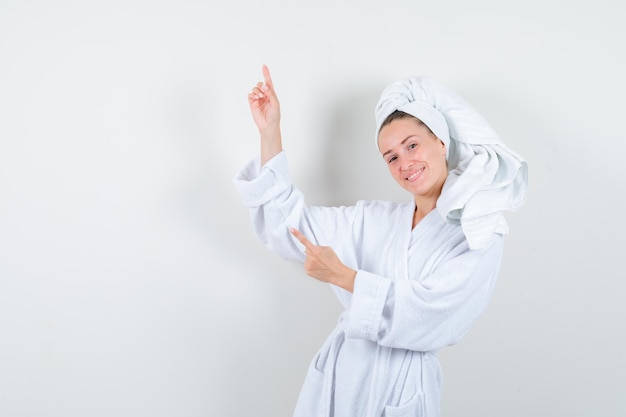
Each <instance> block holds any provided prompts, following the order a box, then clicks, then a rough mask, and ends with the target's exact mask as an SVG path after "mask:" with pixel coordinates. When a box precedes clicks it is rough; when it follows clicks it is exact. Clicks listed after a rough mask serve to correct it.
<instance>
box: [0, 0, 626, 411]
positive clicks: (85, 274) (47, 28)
mask: <svg viewBox="0 0 626 417" xmlns="http://www.w3.org/2000/svg"><path fill="white" fill-rule="evenodd" d="M621 7H622V6H621V5H620V2H618V1H612V2H609V1H601V0H600V1H594V2H569V3H563V2H557V1H555V0H554V1H553V0H541V1H539V0H530V1H526V2H522V3H520V2H516V3H513V2H510V3H509V2H501V1H473V2H466V1H461V0H457V1H451V2H436V3H435V2H419V1H395V2H373V1H362V0H361V1H329V0H316V1H311V2H307V3H300V2H292V1H288V0H274V1H264V2H253V1H251V0H248V1H237V0H235V1H221V2H216V1H180V0H179V1H147V0H146V1H136V0H125V1H97V2H96V1H92V2H78V1H77V2H67V1H54V2H47V1H17V0H2V1H1V2H0V416H3V417H25V416H46V417H47V416H59V417H60V416H63V417H85V416H129V417H130V416H132V417H136V416H150V417H160V416H185V417H187V416H189V417H192V416H233V417H239V416H256V417H265V416H267V417H270V416H288V415H290V413H291V411H292V408H293V405H294V403H295V400H296V396H297V393H298V391H299V388H300V384H301V382H302V379H303V377H304V372H305V369H306V367H307V365H308V363H309V360H310V359H311V358H312V356H313V354H314V353H315V351H316V350H317V349H318V347H319V346H320V344H321V343H322V341H323V339H324V338H325V337H326V334H327V333H328V332H329V331H330V329H331V328H332V327H333V325H334V323H335V320H336V316H337V314H338V313H339V311H340V310H339V305H338V302H337V301H336V300H335V299H334V298H333V296H332V295H331V292H330V290H329V289H328V288H327V287H326V286H324V285H323V284H320V283H318V282H317V281H314V280H312V279H310V278H308V277H306V276H305V274H304V273H303V272H302V269H301V266H300V265H297V264H295V263H289V262H286V261H283V260H281V259H278V258H277V257H275V256H274V255H273V254H271V253H270V252H269V251H268V250H267V249H265V248H264V247H262V246H261V244H260V243H259V241H258V240H257V239H256V238H255V236H254V235H253V234H252V230H251V226H250V222H249V219H248V214H247V211H246V209H245V208H244V207H243V205H242V203H241V201H240V199H239V197H238V195H237V194H236V191H235V188H234V186H233V184H232V178H233V176H234V175H235V173H236V172H237V170H238V169H239V168H240V167H241V166H242V165H243V164H244V163H245V162H247V161H248V160H249V159H250V158H252V157H254V156H255V155H257V152H258V143H257V133H256V131H255V127H254V125H253V122H252V120H251V117H250V114H249V110H248V107H247V100H246V94H247V93H248V91H249V90H250V88H251V87H252V86H253V85H254V84H255V83H256V82H257V81H258V80H260V79H261V65H262V64H264V63H265V64H268V65H269V67H270V70H271V71H272V74H273V77H274V81H275V84H276V89H277V91H278V93H279V98H280V100H281V105H282V113H283V139H284V145H285V149H286V151H287V152H288V155H289V158H290V164H291V167H292V173H293V176H294V178H295V180H296V182H297V184H298V185H299V186H300V188H301V189H303V190H304V191H305V193H306V195H307V196H308V200H309V202H310V203H314V204H349V203H351V202H354V201H355V200H356V199H373V198H383V199H397V200H402V201H404V200H406V199H407V198H410V197H408V196H407V195H405V194H404V191H402V190H400V189H399V187H397V185H396V184H395V183H394V182H393V180H392V179H391V178H390V177H389V175H388V173H387V171H386V168H385V166H384V163H383V162H382V160H381V158H380V157H379V155H377V151H376V147H375V146H374V140H373V134H374V132H373V126H374V117H373V108H374V104H375V102H376V99H377V98H378V95H379V93H380V91H381V90H382V88H383V87H384V86H385V85H387V84H388V83H390V82H392V81H395V80H396V79H399V78H403V77H406V76H408V75H413V74H416V75H421V74H424V75H430V76H432V77H434V78H436V79H438V80H439V81H440V82H442V83H443V84H445V85H447V86H449V87H450V88H453V89H455V90H456V91H457V92H459V93H460V94H461V95H463V96H464V97H465V98H466V99H467V100H468V101H469V102H470V103H472V104H473V105H474V106H475V107H476V108H477V109H478V110H479V111H480V112H481V113H482V114H483V115H484V116H485V117H486V118H487V120H489V121H490V122H491V124H492V125H493V127H494V128H495V129H496V131H497V132H498V133H499V134H500V135H501V137H502V138H503V140H504V141H505V142H506V143H507V144H508V145H509V146H510V147H511V148H512V149H514V150H515V151H517V152H519V153H520V154H521V155H522V156H524V157H525V158H526V159H527V161H528V164H529V169H530V188H529V195H528V202H527V204H526V205H525V206H524V207H523V208H522V209H521V210H520V211H519V212H517V213H514V214H511V215H509V216H508V219H509V223H510V229H511V234H510V235H509V236H508V238H507V241H506V249H505V258H504V263H503V267H502V274H501V278H500V281H499V284H498V287H497V289H496V292H495V294H494V298H493V301H492V303H491V304H490V306H489V308H488V310H487V312H486V313H485V314H484V315H483V316H482V317H481V318H480V319H479V321H478V322H477V323H476V325H475V326H474V328H473V329H472V331H471V332H470V333H469V334H468V335H467V337H466V338H465V339H464V340H463V341H462V342H461V343H460V344H458V345H456V346H454V347H450V348H447V349H444V350H443V351H442V352H441V354H440V357H441V360H442V364H443V368H444V375H445V388H444V400H443V413H444V416H461V415H463V416H503V415H506V416H508V417H517V416H527V415H535V416H537V415H540V416H559V415H560V416H594V417H595V416H605V417H607V416H623V415H625V414H626V402H625V401H624V400H623V390H624V388H625V387H626V376H625V375H626V372H624V371H626V366H625V365H626V360H625V359H624V349H625V348H626V343H625V342H626V341H625V339H626V332H625V331H624V330H625V328H624V318H625V314H624V313H625V307H624V302H623V294H624V291H625V289H626V284H624V278H626V277H625V275H626V274H625V273H624V269H623V259H624V244H623V236H624V232H626V228H625V223H624V220H623V218H624V216H623V213H622V207H623V205H624V204H623V203H624V195H623V194H624V191H625V190H626V184H625V179H624V178H625V176H624V173H623V171H624V170H623V167H622V163H623V159H624V157H623V155H624V150H625V148H626V147H625V145H624V141H625V139H626V137H625V135H624V132H623V129H622V124H623V119H624V110H626V108H625V105H624V102H625V99H626V85H625V81H624V76H623V74H624V73H626V63H625V54H624V39H626V30H625V26H624V25H623V13H622V12H620V10H621Z"/></svg>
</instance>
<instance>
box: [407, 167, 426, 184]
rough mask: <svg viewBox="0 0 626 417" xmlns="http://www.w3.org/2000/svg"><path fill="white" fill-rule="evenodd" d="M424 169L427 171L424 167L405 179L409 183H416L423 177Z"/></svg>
mask: <svg viewBox="0 0 626 417" xmlns="http://www.w3.org/2000/svg"><path fill="white" fill-rule="evenodd" d="M424 169H426V168H424V167H422V168H420V169H418V170H417V171H415V172H414V173H412V174H411V175H409V176H408V177H406V178H405V179H406V180H407V181H409V182H413V181H416V180H417V179H418V178H419V177H420V175H422V172H424Z"/></svg>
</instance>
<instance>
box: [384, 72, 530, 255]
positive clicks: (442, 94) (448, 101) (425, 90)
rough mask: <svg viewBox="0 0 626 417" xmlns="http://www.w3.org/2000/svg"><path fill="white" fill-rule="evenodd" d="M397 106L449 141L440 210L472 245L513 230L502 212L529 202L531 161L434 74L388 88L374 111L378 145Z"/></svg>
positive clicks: (415, 77) (444, 140)
mask: <svg viewBox="0 0 626 417" xmlns="http://www.w3.org/2000/svg"><path fill="white" fill-rule="evenodd" d="M396 110H400V111H403V112H405V113H408V114H410V115H412V116H415V117H417V118H418V119H420V120H421V121H422V122H424V124H425V125H426V126H428V127H429V128H430V130H432V132H433V133H434V134H435V136H437V137H438V138H439V139H440V140H441V141H443V142H444V143H445V144H446V150H447V155H446V156H447V160H448V171H449V172H448V178H447V179H446V182H445V184H444V186H443V190H442V192H441V196H440V197H439V199H438V200H437V210H438V211H439V212H440V213H441V215H442V216H443V217H444V218H445V219H446V221H448V222H450V223H459V222H460V223H461V226H462V228H463V232H464V234H465V236H466V237H467V240H468V242H469V245H470V248H472V249H478V248H482V247H485V246H486V245H487V244H488V243H489V242H490V239H491V236H492V235H493V234H494V233H499V234H505V233H508V226H507V223H506V220H505V219H504V215H503V212H504V211H516V210H518V209H519V208H520V207H521V206H522V204H524V202H525V200H526V191H527V184H528V167H527V164H526V161H525V160H524V159H523V158H522V157H521V156H520V155H518V154H517V153H515V152H513V151H512V150H511V149H509V148H508V147H507V146H506V145H504V143H502V141H501V140H500V138H499V136H498V135H497V134H496V132H495V131H494V130H493V129H492V128H491V127H490V126H489V124H488V123H487V121H486V120H485V119H484V118H483V117H482V116H481V115H480V114H479V113H478V112H477V111H476V110H474V109H473V108H472V106H470V105H469V104H468V103H467V102H466V101H465V100H464V99H463V98H462V97H460V96H459V95H458V94H456V93H454V92H453V91H451V90H449V89H448V88H446V87H444V86H442V85H441V84H439V83H437V82H436V81H435V80H433V79H432V78H430V77H417V76H412V77H409V78H406V79H404V80H401V81H397V82H394V83H392V84H391V85H389V86H388V87H387V88H385V89H384V90H383V92H382V94H381V96H380V99H379V100H378V103H377V104H376V111H375V115H376V141H377V143H378V133H379V131H380V126H381V124H382V123H383V122H384V120H385V119H386V118H387V116H389V115H390V114H391V113H393V112H394V111H396Z"/></svg>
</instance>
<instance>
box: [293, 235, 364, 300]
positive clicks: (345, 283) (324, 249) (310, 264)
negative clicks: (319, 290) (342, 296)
mask: <svg viewBox="0 0 626 417" xmlns="http://www.w3.org/2000/svg"><path fill="white" fill-rule="evenodd" d="M289 231H290V232H291V234H292V235H294V236H295V237H296V239H298V240H299V241H300V243H302V244H303V245H304V247H305V248H306V250H305V252H304V253H305V255H306V259H305V261H304V272H306V273H307V275H309V276H311V277H313V278H315V279H317V280H319V281H322V282H327V283H329V284H334V285H337V286H338V287H341V288H343V289H344V290H346V291H349V292H352V290H353V289H354V279H355V277H356V271H355V270H354V269H351V268H349V267H347V266H346V265H344V264H343V263H342V262H341V260H340V259H339V257H338V256H337V254H336V253H335V251H334V250H333V249H332V248H331V247H329V246H318V245H314V244H313V243H311V242H310V241H309V240H308V239H307V238H306V237H305V236H304V235H303V234H302V233H300V232H299V231H298V230H296V229H289Z"/></svg>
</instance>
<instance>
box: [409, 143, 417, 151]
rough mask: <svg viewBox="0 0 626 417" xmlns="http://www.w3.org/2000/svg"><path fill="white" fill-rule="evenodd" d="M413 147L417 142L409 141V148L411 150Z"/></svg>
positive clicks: (415, 146)
mask: <svg viewBox="0 0 626 417" xmlns="http://www.w3.org/2000/svg"><path fill="white" fill-rule="evenodd" d="M415 148H417V143H414V142H413V143H409V150H413V149H415Z"/></svg>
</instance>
